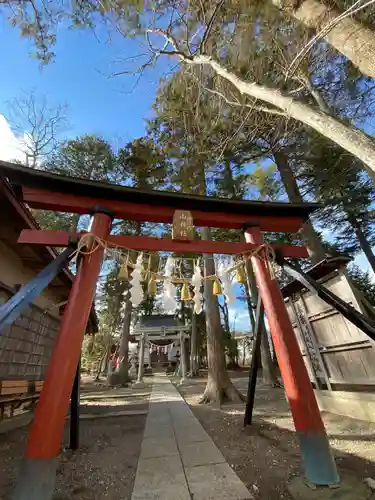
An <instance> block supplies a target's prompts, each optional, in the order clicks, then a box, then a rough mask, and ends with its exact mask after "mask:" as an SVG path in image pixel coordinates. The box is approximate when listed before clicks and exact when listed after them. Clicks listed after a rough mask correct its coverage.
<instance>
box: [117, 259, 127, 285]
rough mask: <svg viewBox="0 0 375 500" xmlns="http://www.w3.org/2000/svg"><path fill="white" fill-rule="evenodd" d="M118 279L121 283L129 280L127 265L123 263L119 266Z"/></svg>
mask: <svg viewBox="0 0 375 500" xmlns="http://www.w3.org/2000/svg"><path fill="white" fill-rule="evenodd" d="M118 279H119V280H121V281H127V280H128V279H129V273H128V265H127V263H125V262H123V263H122V264H121V267H120V271H119V273H118Z"/></svg>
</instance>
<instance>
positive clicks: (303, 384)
mask: <svg viewBox="0 0 375 500" xmlns="http://www.w3.org/2000/svg"><path fill="white" fill-rule="evenodd" d="M245 238H246V241H247V242H248V243H255V244H256V245H259V246H260V245H263V244H264V240H263V236H262V233H261V231H260V229H259V227H254V226H250V224H249V225H248V226H247V229H245ZM251 262H252V264H253V266H254V272H255V277H256V281H257V285H258V288H259V291H260V294H261V296H262V300H263V304H264V310H265V312H266V315H267V319H268V323H269V326H270V330H271V335H272V340H273V343H274V346H275V351H276V356H277V361H278V363H279V367H280V372H281V376H282V379H283V382H284V388H285V393H286V396H287V399H288V402H289V406H290V409H291V411H292V416H293V420H294V425H295V427H296V431H297V435H298V438H299V442H300V449H301V454H302V460H303V463H304V470H305V475H306V478H307V480H308V481H310V482H311V483H313V484H316V485H333V484H337V483H339V481H340V477H339V474H338V472H337V468H336V464H335V460H334V458H333V454H332V450H331V448H330V445H329V441H328V437H327V434H326V431H325V428H324V424H323V421H322V417H321V415H320V411H319V407H318V403H317V402H316V399H315V395H314V391H313V388H312V385H311V382H310V379H309V375H308V373H307V369H306V366H305V363H304V361H303V358H302V354H301V351H300V349H299V346H298V343H297V339H296V336H295V334H294V330H293V326H292V323H291V321H290V318H289V315H288V311H287V309H286V305H285V302H284V299H283V296H282V295H281V292H280V289H279V286H278V284H277V281H276V280H275V279H272V277H271V275H270V272H269V270H268V267H267V264H266V262H265V261H264V260H262V259H261V258H259V257H257V256H256V255H254V256H253V257H251Z"/></svg>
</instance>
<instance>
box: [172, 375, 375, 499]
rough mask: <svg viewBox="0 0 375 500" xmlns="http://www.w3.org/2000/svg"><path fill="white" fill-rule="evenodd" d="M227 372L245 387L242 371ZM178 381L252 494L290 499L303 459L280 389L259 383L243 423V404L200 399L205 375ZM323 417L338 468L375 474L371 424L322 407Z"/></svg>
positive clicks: (374, 436) (344, 471)
mask: <svg viewBox="0 0 375 500" xmlns="http://www.w3.org/2000/svg"><path fill="white" fill-rule="evenodd" d="M231 375H232V380H233V382H234V384H235V385H236V387H238V388H239V389H240V390H241V391H242V392H243V393H246V387H247V375H246V373H240V374H238V373H237V372H234V373H232V374H231ZM177 387H178V388H179V390H180V392H181V393H182V394H183V396H184V397H185V399H186V401H187V402H188V403H189V404H190V406H191V408H192V410H193V412H194V414H195V416H196V417H197V418H198V419H199V421H200V422H201V424H202V425H203V427H204V428H205V429H206V431H207V432H208V433H209V434H210V435H211V437H212V439H213V440H214V442H215V444H216V445H217V446H218V448H219V449H220V450H221V452H222V453H223V455H224V457H225V458H226V460H227V461H228V463H229V464H230V465H231V466H232V467H233V469H234V470H235V471H236V473H237V475H238V476H239V477H240V479H241V480H242V481H243V482H244V483H245V485H246V486H247V487H248V488H249V490H250V492H251V493H252V494H253V495H254V497H255V498H262V499H269V500H276V499H279V498H282V499H291V496H290V494H289V492H288V490H287V482H288V481H290V480H291V479H292V478H293V477H295V476H296V475H299V474H300V473H301V460H300V454H299V446H298V440H297V439H296V437H295V433H294V426H293V421H292V418H291V414H290V411H289V409H288V404H287V402H286V400H285V395H284V391H283V389H273V388H272V389H271V388H268V387H265V386H264V385H262V383H261V382H259V383H258V387H257V393H256V400H255V408H254V420H253V422H254V423H253V425H252V426H250V427H247V428H246V429H244V428H243V416H244V405H238V404H235V405H233V404H224V405H223V406H222V407H221V408H218V407H214V406H209V405H200V404H199V403H198V401H199V397H200V396H201V394H202V393H203V390H204V387H205V380H204V379H196V380H191V381H189V383H188V384H186V385H184V386H182V387H179V386H177ZM323 419H324V422H325V425H326V428H327V433H328V434H329V437H330V442H331V446H332V448H333V451H334V455H335V457H336V461H337V465H338V468H339V472H340V474H341V475H342V476H344V475H354V476H356V477H358V478H360V479H361V480H363V479H364V478H366V477H373V478H375V446H372V445H371V444H370V443H371V442H372V441H375V424H372V423H369V422H363V421H359V420H355V419H350V418H346V417H341V416H338V415H333V414H329V413H324V414H323ZM373 497H374V499H375V494H374V495H373ZM356 498H357V499H358V500H360V499H359V497H358V496H356Z"/></svg>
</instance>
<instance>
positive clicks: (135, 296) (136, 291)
mask: <svg viewBox="0 0 375 500" xmlns="http://www.w3.org/2000/svg"><path fill="white" fill-rule="evenodd" d="M142 258H143V257H142V254H139V255H138V258H137V262H136V263H135V266H134V269H133V272H132V277H131V289H130V301H131V303H132V304H133V306H134V307H137V306H139V304H140V303H141V302H142V300H143V288H142V284H141V273H142Z"/></svg>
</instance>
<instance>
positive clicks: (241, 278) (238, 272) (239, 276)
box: [236, 266, 246, 285]
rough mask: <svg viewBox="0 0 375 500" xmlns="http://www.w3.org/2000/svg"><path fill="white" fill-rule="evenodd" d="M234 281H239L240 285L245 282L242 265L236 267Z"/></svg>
mask: <svg viewBox="0 0 375 500" xmlns="http://www.w3.org/2000/svg"><path fill="white" fill-rule="evenodd" d="M236 282H237V283H240V284H241V285H243V284H244V283H245V282H246V276H245V271H244V268H243V267H242V266H241V267H238V268H237V269H236Z"/></svg>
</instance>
